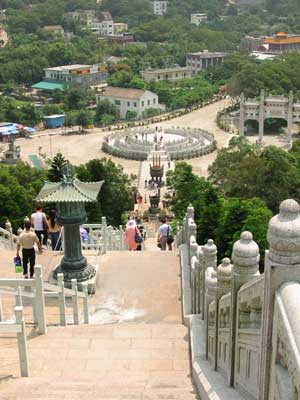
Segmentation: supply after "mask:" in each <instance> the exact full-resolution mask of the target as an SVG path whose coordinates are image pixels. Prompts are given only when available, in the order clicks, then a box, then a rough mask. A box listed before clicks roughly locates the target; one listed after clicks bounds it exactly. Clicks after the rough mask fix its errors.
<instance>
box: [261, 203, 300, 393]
mask: <svg viewBox="0 0 300 400" xmlns="http://www.w3.org/2000/svg"><path fill="white" fill-rule="evenodd" d="M299 212H300V207H299V204H298V203H297V202H296V201H295V200H291V199H289V200H285V201H283V202H282V203H281V204H280V212H279V215H276V216H275V217H273V218H272V219H271V220H270V222H269V229H268V236H267V239H268V242H269V246H270V250H269V251H266V256H265V273H264V300H263V310H262V335H261V349H262V352H261V360H260V373H259V399H260V400H267V399H268V398H269V384H270V369H271V357H272V330H273V315H274V297H275V292H276V290H277V289H279V288H280V287H281V285H282V284H283V283H285V282H290V281H296V282H299V281H300V268H299V264H300V215H299Z"/></svg>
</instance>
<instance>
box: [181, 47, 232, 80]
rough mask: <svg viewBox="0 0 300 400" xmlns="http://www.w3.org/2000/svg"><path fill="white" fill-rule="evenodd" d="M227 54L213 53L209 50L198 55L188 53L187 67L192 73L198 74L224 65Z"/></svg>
mask: <svg viewBox="0 0 300 400" xmlns="http://www.w3.org/2000/svg"><path fill="white" fill-rule="evenodd" d="M225 56H226V53H223V52H211V51H208V50H204V51H199V52H197V53H188V54H187V55H186V65H187V66H188V67H190V68H191V69H192V73H193V75H194V74H197V73H198V72H200V71H203V70H205V69H207V68H209V67H215V66H217V65H220V64H223V62H224V58H225Z"/></svg>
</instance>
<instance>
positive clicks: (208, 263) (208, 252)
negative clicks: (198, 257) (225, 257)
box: [201, 239, 217, 319]
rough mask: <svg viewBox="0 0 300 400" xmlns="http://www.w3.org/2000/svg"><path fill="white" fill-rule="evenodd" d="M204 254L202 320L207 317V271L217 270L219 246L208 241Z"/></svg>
mask: <svg viewBox="0 0 300 400" xmlns="http://www.w3.org/2000/svg"><path fill="white" fill-rule="evenodd" d="M202 252H203V268H202V290H201V292H202V293H201V294H202V300H201V303H202V304H203V312H202V319H206V317H207V304H206V298H205V294H206V282H205V279H206V270H207V268H209V267H212V268H213V269H214V270H216V268H217V246H216V245H215V243H214V241H213V240H212V239H209V240H208V241H207V244H206V245H205V246H203V247H202Z"/></svg>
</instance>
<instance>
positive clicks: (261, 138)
mask: <svg viewBox="0 0 300 400" xmlns="http://www.w3.org/2000/svg"><path fill="white" fill-rule="evenodd" d="M264 123H265V91H264V90H262V91H261V92H260V101H259V121H258V124H259V134H258V144H259V145H260V146H261V145H262V144H263V143H264Z"/></svg>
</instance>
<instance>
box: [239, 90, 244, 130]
mask: <svg viewBox="0 0 300 400" xmlns="http://www.w3.org/2000/svg"><path fill="white" fill-rule="evenodd" d="M240 136H245V95H244V93H241V96H240Z"/></svg>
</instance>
